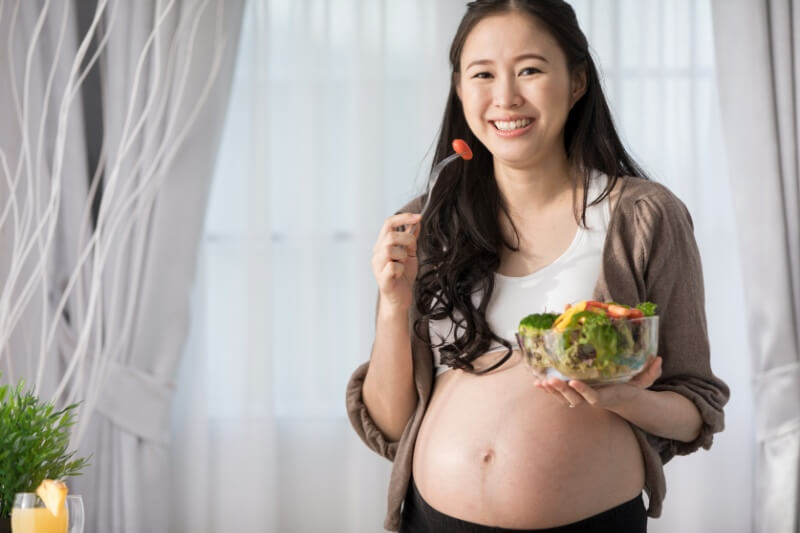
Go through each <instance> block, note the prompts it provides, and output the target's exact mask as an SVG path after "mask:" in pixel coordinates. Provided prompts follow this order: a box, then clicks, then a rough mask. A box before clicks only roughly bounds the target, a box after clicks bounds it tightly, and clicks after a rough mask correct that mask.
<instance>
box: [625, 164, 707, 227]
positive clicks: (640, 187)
mask: <svg viewBox="0 0 800 533" xmlns="http://www.w3.org/2000/svg"><path fill="white" fill-rule="evenodd" d="M614 189H615V190H614V192H615V193H616V196H617V198H616V202H614V205H615V207H614V211H615V214H616V215H618V216H619V218H622V219H627V220H628V221H634V220H638V221H640V222H641V223H644V224H647V225H648V226H649V225H652V224H655V223H657V222H666V221H670V222H673V223H684V224H688V226H689V227H690V228H691V227H692V219H691V216H690V214H689V210H688V209H687V208H686V205H685V204H684V203H683V201H682V200H681V199H680V198H678V196H676V195H675V193H673V192H672V191H671V190H670V189H669V188H668V187H667V186H666V185H663V184H661V183H658V182H656V181H653V180H649V179H644V178H638V177H632V176H626V177H623V178H620V179H619V181H618V182H617V186H616V187H615V188H614ZM613 197H614V196H613V193H612V201H613Z"/></svg>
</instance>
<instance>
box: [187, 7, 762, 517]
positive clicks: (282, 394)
mask: <svg viewBox="0 0 800 533" xmlns="http://www.w3.org/2000/svg"><path fill="white" fill-rule="evenodd" d="M572 4H573V5H574V7H575V9H576V11H577V12H578V14H579V18H580V20H581V22H582V24H583V26H584V28H585V30H586V32H587V34H588V35H589V38H590V41H591V42H593V44H594V48H595V50H596V52H597V56H598V58H599V61H600V64H601V67H602V68H603V70H604V72H605V75H606V84H607V89H608V96H609V98H610V99H611V103H612V106H613V108H614V110H615V113H616V116H617V117H618V122H619V125H620V128H621V130H622V133H623V136H624V138H625V139H626V142H627V143H628V144H629V146H630V147H631V148H632V150H633V152H634V153H635V154H636V155H637V156H638V157H639V159H640V160H641V161H642V162H643V163H644V164H645V166H646V167H647V168H648V169H649V170H650V171H651V172H652V175H653V177H654V178H655V179H657V180H659V181H662V182H664V183H666V184H667V185H668V186H669V187H670V188H672V189H673V190H674V191H675V192H676V193H677V194H678V195H679V196H681V198H683V199H684V200H685V201H686V203H687V204H688V206H689V208H690V209H691V211H692V214H693V215H694V219H695V224H696V232H697V237H698V241H699V243H700V248H701V252H702V254H703V259H704V261H705V271H706V278H707V308H708V312H709V328H710V332H711V336H712V347H713V361H712V363H713V366H714V370H715V372H717V374H718V375H719V376H720V377H722V378H723V379H725V380H726V381H727V382H728V383H729V384H730V385H731V388H732V390H733V395H732V399H731V402H730V404H729V407H728V409H727V413H728V428H727V430H726V431H725V432H724V433H722V434H721V435H719V436H718V437H717V441H716V444H715V447H714V448H712V450H711V452H701V453H698V454H695V455H694V456H690V457H688V458H677V459H675V460H674V461H673V462H672V463H670V464H669V465H668V467H667V480H668V495H667V500H666V502H665V511H664V515H663V517H662V518H661V519H660V520H657V521H651V524H650V530H651V531H655V532H659V531H663V532H674V531H685V532H694V531H698V532H700V531H734V532H737V531H746V530H747V527H749V526H747V525H749V523H750V512H751V511H750V508H751V506H750V501H749V493H748V492H747V491H742V490H741V489H737V487H749V486H750V484H751V479H752V473H751V469H752V444H751V433H752V420H751V412H750V403H749V402H750V398H749V382H748V380H749V377H748V371H749V367H748V362H747V360H746V358H745V357H743V356H742V355H741V354H740V350H741V346H742V345H743V344H744V343H745V340H744V337H743V335H744V333H743V332H744V327H743V318H742V316H741V314H740V313H739V312H738V311H737V309H740V308H741V300H742V295H741V293H742V289H741V279H740V273H739V271H738V268H737V265H738V262H737V260H736V257H737V256H736V253H737V251H736V247H735V239H734V228H733V217H734V213H733V212H732V209H731V205H730V200H729V191H728V184H727V179H726V173H725V168H724V161H723V157H722V147H721V144H720V140H719V133H720V132H719V121H718V116H717V111H716V92H715V81H714V64H713V42H712V35H711V22H710V7H709V0H670V1H669V2H663V1H661V0H576V1H574V2H572ZM464 5H465V2H464V1H463V0H438V1H436V2H429V1H425V0H407V1H404V2H397V1H390V0H381V1H367V0H308V1H305V2H291V1H289V0H263V1H260V2H251V3H250V5H249V6H248V8H247V12H246V14H245V28H244V37H243V40H242V43H241V48H240V58H239V62H238V65H237V73H236V79H235V80H234V87H233V92H234V94H233V104H232V107H231V109H230V113H229V116H228V122H227V126H226V132H225V135H224V140H223V147H222V153H221V157H220V160H219V163H218V165H217V170H216V181H215V184H214V187H213V191H212V198H211V206H210V211H209V216H208V219H207V221H206V237H205V242H204V245H203V248H202V251H201V267H200V268H201V275H200V278H199V280H198V285H197V287H196V290H195V294H194V296H195V299H194V317H195V320H194V323H193V327H192V332H191V337H190V338H191V340H190V346H189V348H188V350H187V353H186V357H185V359H184V367H183V369H182V371H181V377H180V381H179V385H178V401H177V404H176V409H175V410H174V412H173V415H174V426H173V427H174V429H175V431H174V434H175V440H174V443H173V457H174V461H173V464H174V468H173V476H174V480H175V487H176V497H179V498H180V500H179V502H177V505H175V506H174V508H175V510H176V513H175V516H176V520H175V521H174V523H173V530H174V531H229V530H230V531H233V530H236V531H243V532H245V531H281V532H294V531H296V532H303V533H306V532H314V531H326V532H328V531H331V532H376V531H380V530H381V525H382V522H383V515H384V512H385V507H386V492H385V490H386V483H387V480H388V472H389V465H388V463H386V462H385V461H384V460H383V459H380V458H378V457H377V456H375V455H373V454H372V453H371V452H369V451H368V450H367V449H366V447H364V446H363V445H362V444H361V442H360V441H359V440H358V439H357V437H356V436H355V433H354V432H352V430H351V429H350V427H349V424H348V422H347V419H346V416H345V413H344V409H343V404H344V399H343V398H344V386H345V383H346V380H347V378H348V377H349V374H350V373H351V372H352V370H353V369H354V368H355V366H356V365H357V364H358V363H360V362H362V361H363V360H364V359H366V358H367V357H368V355H369V348H370V345H371V342H372V334H373V312H374V303H375V290H376V289H375V283H374V281H373V279H372V276H371V273H370V269H369V257H370V254H371V249H372V245H373V241H374V238H375V236H376V235H377V232H378V229H379V227H380V224H381V222H382V220H383V219H384V217H385V216H387V215H388V214H390V213H391V212H393V211H394V210H395V209H396V208H397V207H399V206H400V205H402V204H403V203H404V202H405V201H406V200H407V199H408V198H410V197H411V196H412V195H413V194H415V192H416V191H418V190H420V188H421V186H422V184H423V179H424V175H425V172H426V168H427V164H428V163H427V161H428V160H429V156H430V154H429V149H430V147H431V145H432V143H433V141H434V139H435V135H436V130H437V128H438V124H439V121H440V119H441V111H442V109H441V107H442V105H443V103H444V99H445V96H446V92H447V87H448V76H449V74H448V66H447V47H448V45H449V41H450V39H451V38H452V35H453V33H454V31H455V27H456V25H457V23H458V20H459V19H460V17H461V15H462V13H463V11H464ZM698 488H701V489H702V490H697V489H698ZM177 489H180V491H179V492H180V495H179V494H178V490H177Z"/></svg>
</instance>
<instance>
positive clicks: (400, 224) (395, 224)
mask: <svg viewBox="0 0 800 533" xmlns="http://www.w3.org/2000/svg"><path fill="white" fill-rule="evenodd" d="M420 220H422V215H420V214H419V213H400V214H399V215H392V216H390V217H389V218H387V219H386V221H385V222H384V223H383V227H382V228H381V235H383V234H385V233H390V232H397V233H411V232H409V231H408V230H409V229H410V227H411V226H413V225H417V224H419V221H420ZM404 226H405V227H404ZM398 230H402V231H398Z"/></svg>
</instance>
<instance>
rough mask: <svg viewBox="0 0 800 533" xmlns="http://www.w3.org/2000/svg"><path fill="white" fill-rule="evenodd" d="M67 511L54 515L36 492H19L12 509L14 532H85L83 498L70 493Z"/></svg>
mask: <svg viewBox="0 0 800 533" xmlns="http://www.w3.org/2000/svg"><path fill="white" fill-rule="evenodd" d="M64 510H65V512H63V513H59V514H58V516H53V515H52V514H51V513H50V510H49V509H47V507H46V506H45V505H44V502H43V501H42V500H41V498H39V496H37V495H36V493H34V492H18V493H17V494H16V495H15V496H14V507H13V508H12V509H11V532H12V533H83V499H82V498H81V497H80V496H78V495H72V496H70V495H68V496H67V500H66V502H65V509H64Z"/></svg>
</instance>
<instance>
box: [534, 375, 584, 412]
mask: <svg viewBox="0 0 800 533" xmlns="http://www.w3.org/2000/svg"><path fill="white" fill-rule="evenodd" d="M578 383H579V382H578ZM570 385H571V383H570V384H567V382H565V381H563V380H560V379H558V378H549V379H546V380H541V381H539V382H537V383H536V387H538V388H540V389H542V390H544V391H545V392H549V393H550V394H552V395H553V396H554V397H555V398H556V399H558V400H559V401H560V402H561V403H563V404H564V405H566V406H567V407H575V406H578V405H581V404H583V403H587V400H586V399H585V398H584V397H583V396H582V395H581V393H580V392H578V391H577V390H575V389H574V388H573V387H571V386H570ZM589 388H591V387H589Z"/></svg>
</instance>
